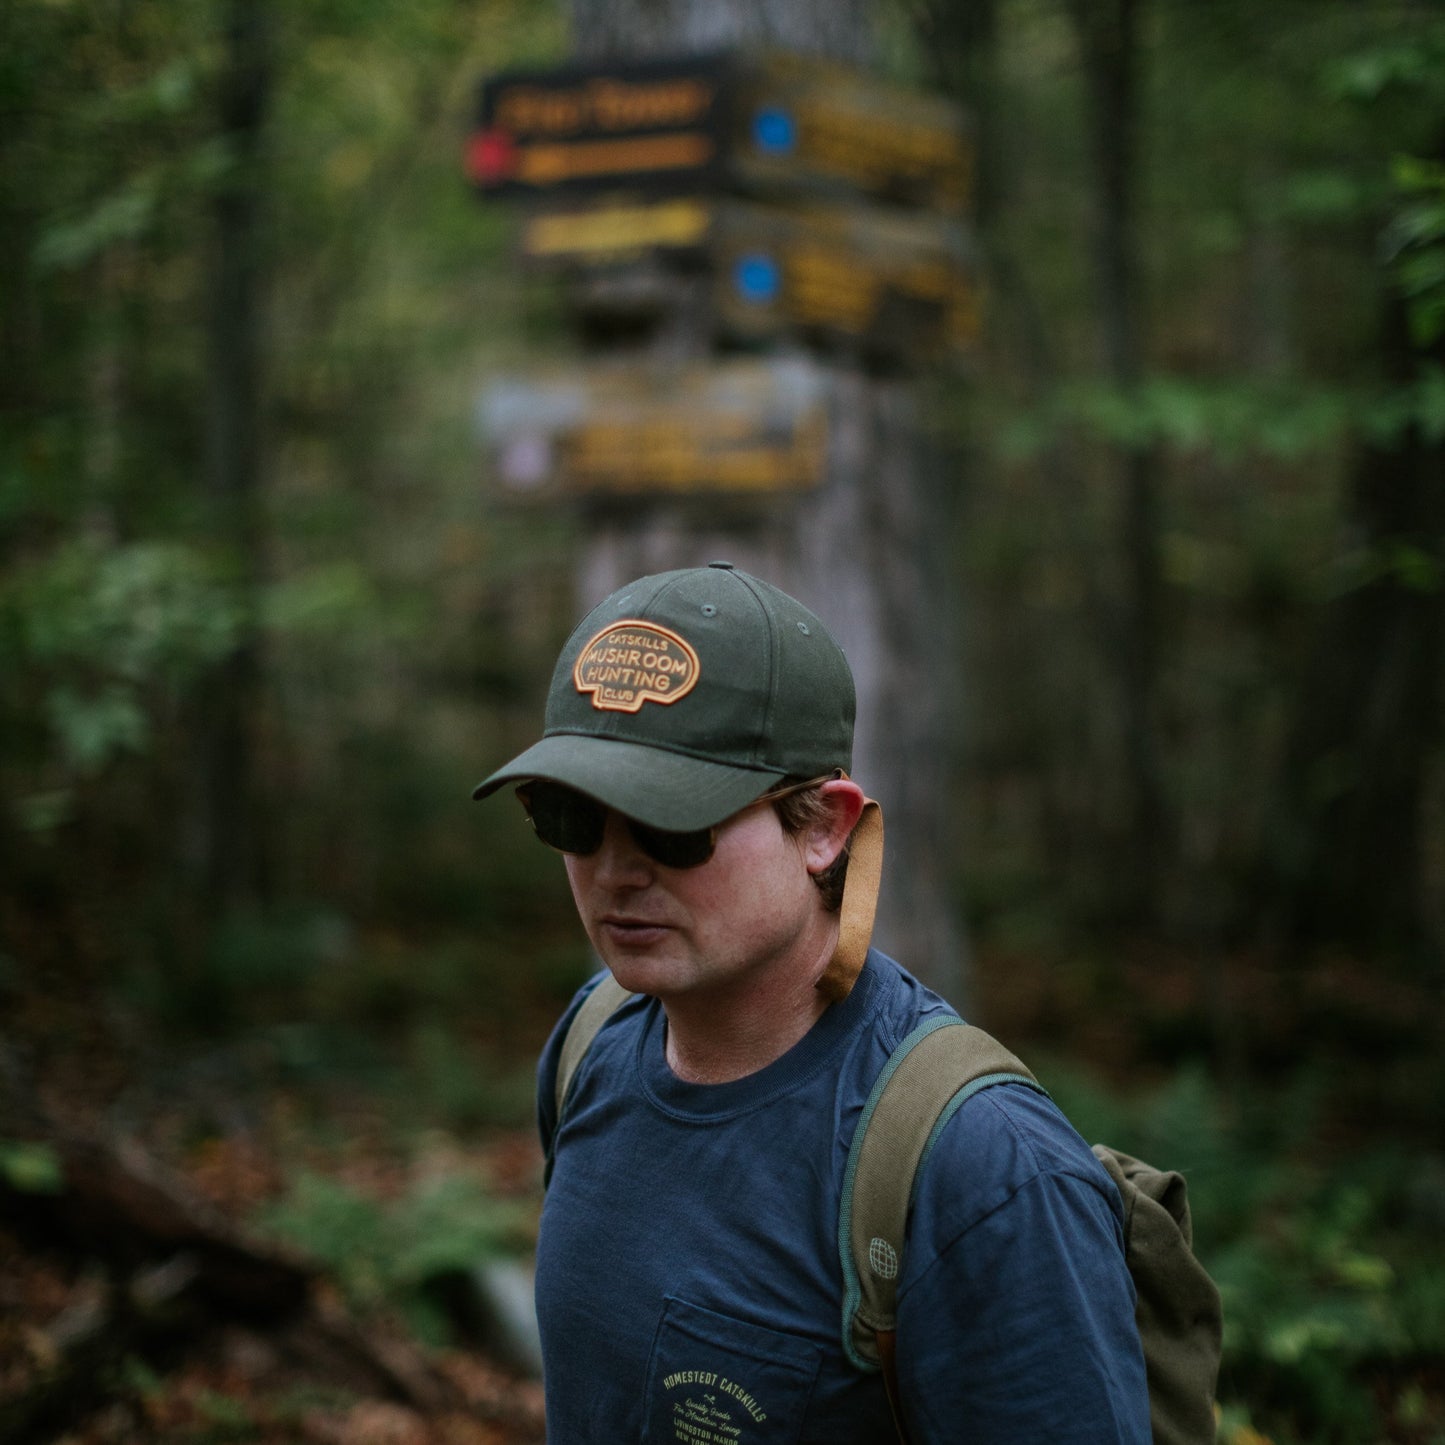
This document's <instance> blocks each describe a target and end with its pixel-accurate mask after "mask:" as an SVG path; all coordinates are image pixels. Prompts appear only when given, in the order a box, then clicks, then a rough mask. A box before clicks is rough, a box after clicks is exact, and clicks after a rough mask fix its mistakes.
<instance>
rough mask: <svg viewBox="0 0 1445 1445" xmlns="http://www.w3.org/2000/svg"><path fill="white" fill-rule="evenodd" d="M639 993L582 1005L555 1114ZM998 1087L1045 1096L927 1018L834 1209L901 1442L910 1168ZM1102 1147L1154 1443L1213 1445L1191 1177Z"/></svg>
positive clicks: (998, 1052) (853, 1153)
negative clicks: (963, 1111)
mask: <svg viewBox="0 0 1445 1445" xmlns="http://www.w3.org/2000/svg"><path fill="white" fill-rule="evenodd" d="M631 997H632V995H631V994H630V993H628V992H627V991H626V990H625V989H624V988H622V987H621V985H620V984H618V983H617V982H616V980H614V979H613V978H612V977H611V975H610V974H609V975H607V976H606V977H604V978H603V979H602V980H601V981H600V982H599V983H598V985H597V987H596V988H594V989H593V991H592V992H591V994H589V995H588V997H587V998H586V999H585V1000H584V1001H583V1003H582V1006H581V1007H580V1008H579V1009H578V1011H577V1014H576V1016H575V1017H574V1018H573V1020H572V1023H571V1025H570V1026H569V1027H568V1030H567V1034H566V1037H565V1038H564V1039H563V1041H562V1050H561V1054H560V1056H559V1058H558V1064H557V1092H556V1101H557V1119H558V1122H559V1124H560V1122H561V1119H562V1111H563V1106H564V1104H565V1102H566V1098H567V1090H568V1088H569V1087H570V1085H571V1082H572V1078H573V1076H574V1075H575V1074H576V1072H577V1068H578V1066H579V1065H580V1064H581V1062H582V1059H583V1057H584V1056H585V1054H586V1052H587V1049H588V1047H589V1046H590V1045H591V1043H592V1040H593V1039H594V1038H595V1037H596V1035H597V1032H598V1030H600V1029H601V1027H602V1025H603V1024H604V1023H606V1021H607V1019H608V1018H609V1017H611V1015H612V1014H613V1013H614V1012H615V1011H616V1010H617V1009H618V1008H619V1007H620V1006H621V1005H622V1004H623V1003H625V1002H626V1001H627V1000H628V999H629V998H631ZM995 1084H1024V1085H1026V1086H1027V1087H1029V1088H1031V1089H1035V1090H1037V1091H1038V1092H1039V1093H1041V1094H1046V1093H1047V1091H1046V1090H1045V1089H1044V1088H1043V1087H1042V1086H1041V1085H1040V1084H1039V1082H1038V1080H1037V1079H1035V1078H1034V1076H1033V1074H1031V1073H1030V1072H1029V1070H1028V1069H1027V1068H1025V1067H1024V1065H1023V1064H1022V1063H1020V1062H1019V1060H1018V1059H1017V1058H1015V1057H1014V1055H1013V1054H1011V1053H1009V1051H1008V1050H1007V1049H1005V1048H1004V1047H1003V1045H1002V1044H1000V1043H998V1041H997V1040H995V1039H994V1038H992V1037H991V1036H990V1035H988V1034H986V1033H985V1032H984V1031H983V1030H982V1029H979V1028H975V1027H973V1025H971V1024H966V1023H964V1021H963V1020H962V1019H959V1018H954V1017H952V1016H948V1017H942V1018H936V1019H931V1020H929V1021H928V1022H927V1023H924V1024H921V1025H920V1026H919V1027H918V1028H916V1029H915V1030H914V1031H913V1032H912V1033H911V1034H909V1036H908V1037H907V1038H906V1039H904V1040H903V1042H902V1043H901V1044H899V1045H898V1047H897V1048H896V1049H895V1050H894V1052H893V1054H892V1056H891V1057H890V1058H889V1060H888V1062H887V1063H886V1064H885V1065H884V1066H883V1069H882V1071H881V1072H880V1073H879V1075H878V1078H877V1080H876V1082H875V1083H874V1085H873V1090H872V1093H871V1094H870V1095H869V1097H868V1102H867V1103H866V1105H865V1106H864V1109H863V1115H862V1117H861V1119H860V1120H859V1122H858V1129H857V1132H856V1133H855V1134H854V1137H853V1143H852V1145H851V1146H850V1148H849V1151H848V1165H847V1170H846V1172H845V1174H844V1176H843V1197H842V1201H841V1204H840V1206H839V1211H838V1251H839V1257H840V1259H841V1262H842V1266H843V1280H844V1297H843V1316H842V1338H843V1347H844V1350H845V1351H846V1352H847V1355H848V1358H849V1360H850V1361H852V1363H853V1364H854V1365H857V1366H858V1367H859V1368H861V1369H865V1370H875V1369H876V1370H881V1371H882V1373H883V1379H884V1384H885V1385H886V1387H887V1390H888V1399H889V1403H890V1405H891V1406H892V1408H893V1418H894V1422H895V1424H896V1426H897V1428H898V1434H899V1437H900V1439H905V1440H906V1438H907V1436H906V1434H905V1432H904V1429H903V1422H902V1412H901V1408H900V1400H899V1392H898V1374H897V1367H896V1360H895V1330H896V1325H897V1302H896V1295H897V1284H898V1278H899V1275H900V1274H901V1272H902V1259H903V1248H904V1234H905V1228H906V1225H907V1220H908V1206H909V1203H910V1200H911V1198H912V1193H913V1182H914V1177H915V1175H916V1174H917V1172H918V1170H919V1168H920V1167H921V1166H922V1164H923V1162H924V1161H925V1160H926V1159H927V1157H928V1153H929V1150H930V1148H931V1147H932V1144H933V1142H934V1140H935V1139H937V1137H938V1135H939V1132H940V1131H941V1130H942V1128H943V1126H944V1125H945V1124H946V1123H947V1122H948V1120H949V1119H950V1118H952V1117H953V1115H954V1114H955V1113H956V1112H957V1111H958V1110H959V1109H960V1108H961V1107H962V1106H963V1105H964V1104H965V1103H966V1102H967V1101H968V1100H969V1099H971V1098H972V1097H973V1096H974V1095H975V1094H976V1093H978V1092H979V1091H980V1090H982V1089H987V1088H990V1087H992V1086H993V1085H995ZM1094 1156H1095V1157H1096V1158H1097V1159H1098V1160H1099V1162H1100V1163H1101V1164H1102V1165H1103V1167H1104V1169H1105V1171H1106V1172H1107V1173H1108V1175H1109V1177H1110V1178H1111V1179H1112V1180H1113V1181H1114V1184H1115V1186H1116V1187H1117V1188H1118V1190H1119V1195H1120V1198H1121V1199H1122V1201H1123V1205H1124V1258H1125V1263H1126V1264H1127V1266H1128V1269H1129V1274H1130V1276H1131V1278H1132V1279H1133V1281H1134V1290H1135V1296H1136V1305H1135V1311H1134V1318H1135V1322H1136V1324H1137V1325H1138V1327H1139V1338H1140V1342H1141V1343H1142V1345H1143V1348H1144V1364H1145V1369H1146V1371H1147V1374H1148V1380H1149V1415H1150V1423H1151V1425H1152V1428H1153V1436H1154V1441H1155V1445H1213V1441H1214V1439H1215V1433H1216V1427H1215V1418H1214V1385H1215V1379H1216V1376H1217V1375H1218V1372H1219V1355H1220V1342H1221V1334H1222V1329H1223V1314H1222V1309H1221V1305H1220V1299H1219V1291H1218V1289H1217V1288H1216V1287H1215V1284H1214V1281H1213V1280H1211V1279H1210V1277H1209V1275H1208V1274H1207V1273H1206V1272H1205V1270H1204V1267H1203V1266H1202V1265H1201V1264H1200V1263H1199V1261H1198V1260H1197V1259H1196V1258H1195V1257H1194V1253H1193V1249H1192V1242H1193V1231H1192V1226H1191V1222H1190V1216H1189V1202H1188V1199H1187V1197H1186V1191H1185V1184H1184V1178H1183V1176H1182V1175H1180V1174H1177V1173H1175V1172H1173V1171H1161V1170H1158V1169H1155V1168H1153V1167H1151V1166H1150V1165H1148V1164H1144V1163H1142V1162H1141V1161H1140V1160H1138V1159H1134V1158H1131V1157H1130V1156H1129V1155H1127V1154H1121V1153H1120V1152H1118V1151H1117V1150H1115V1149H1111V1148H1109V1147H1108V1146H1107V1145H1104V1144H1096V1145H1094ZM550 1172H551V1161H550V1160H549V1161H548V1173H549V1175H550Z"/></svg>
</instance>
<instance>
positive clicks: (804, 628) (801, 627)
mask: <svg viewBox="0 0 1445 1445" xmlns="http://www.w3.org/2000/svg"><path fill="white" fill-rule="evenodd" d="M798 631H799V632H801V633H802V634H803V636H804V637H811V636H812V635H813V634H812V633H811V632H809V631H808V624H807V623H806V622H800V623H799V624H798Z"/></svg>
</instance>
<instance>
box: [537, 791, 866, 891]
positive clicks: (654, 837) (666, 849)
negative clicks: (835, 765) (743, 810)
mask: <svg viewBox="0 0 1445 1445" xmlns="http://www.w3.org/2000/svg"><path fill="white" fill-rule="evenodd" d="M841 776H842V774H841V773H838V772H833V773H828V774H827V775H825V776H824V777H821V778H811V779H809V781H808V782H806V783H786V784H784V785H783V786H782V787H780V788H771V789H769V790H768V791H767V792H766V793H763V794H761V795H760V796H759V797H756V798H754V799H753V800H752V802H751V803H748V804H747V805H746V806H747V807H748V808H755V807H757V805H758V804H759V803H769V802H772V801H773V799H775V798H786V797H787V796H788V795H789V794H790V793H801V792H805V791H806V790H807V789H808V788H816V787H817V786H818V785H819V784H820V783H826V782H828V781H829V780H830V779H832V778H837V777H841ZM517 798H518V800H519V801H520V802H521V804H522V807H523V809H524V811H525V812H526V814H527V820H528V821H529V822H530V823H531V825H532V830H533V832H535V833H536V835H537V836H538V837H539V838H540V839H541V840H542V841H543V842H544V843H545V844H546V845H547V846H548V847H549V848H555V849H556V850H557V851H558V852H559V853H573V854H575V855H577V856H578V857H580V858H585V857H587V856H588V855H589V854H592V853H595V852H596V851H597V850H598V849H599V848H600V847H601V846H602V835H603V833H604V832H605V831H606V828H607V813H608V808H607V805H606V804H605V803H599V802H598V801H597V799H596V798H589V797H588V796H587V794H586V793H579V792H578V791H577V790H576V788H569V787H567V786H566V785H565V784H563V783H553V782H550V781H549V780H548V779H546V778H535V779H533V780H532V782H530V783H523V784H522V786H521V787H520V788H518V789H517ZM618 816H619V817H620V818H622V820H623V822H625V823H626V824H627V829H628V831H629V832H630V833H631V834H632V841H633V842H634V843H636V844H637V846H638V847H639V848H640V849H641V850H642V851H643V852H644V853H646V854H647V856H648V857H649V858H651V859H652V861H653V862H654V863H660V864H662V866H663V867H664V868H699V867H701V866H702V865H703V864H704V863H706V862H707V860H708V859H709V858H711V857H712V855H713V850H714V849H715V848H716V847H717V830H718V828H719V827H720V826H721V825H720V824H714V825H713V826H712V827H711V828H694V829H691V830H689V831H688V832H685V833H674V832H672V831H670V830H669V829H667V828H653V827H650V826H649V825H648V824H646V823H639V822H638V821H637V819H636V818H629V817H628V816H627V815H626V814H625V813H621V814H619V815H618Z"/></svg>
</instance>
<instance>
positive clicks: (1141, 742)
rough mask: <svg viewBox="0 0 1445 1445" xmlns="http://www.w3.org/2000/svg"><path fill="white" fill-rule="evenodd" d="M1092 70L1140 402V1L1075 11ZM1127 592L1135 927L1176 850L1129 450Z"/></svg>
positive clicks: (1107, 338)
mask: <svg viewBox="0 0 1445 1445" xmlns="http://www.w3.org/2000/svg"><path fill="white" fill-rule="evenodd" d="M1071 8H1072V13H1073V18H1074V27H1075V30H1076V32H1077V35H1078V39H1079V46H1080V51H1081V54H1082V56H1083V61H1084V78H1085V85H1086V89H1087V100H1088V109H1089V125H1090V133H1091V139H1092V142H1093V152H1094V163H1095V167H1096V190H1095V195H1096V209H1095V234H1094V274H1095V294H1096V297H1097V304H1098V315H1099V322H1100V327H1101V332H1102V338H1103V353H1104V373H1105V375H1106V376H1107V378H1108V379H1109V380H1110V381H1111V382H1112V383H1113V385H1114V386H1115V387H1116V388H1117V389H1118V391H1119V392H1120V393H1121V394H1122V395H1124V396H1126V397H1127V396H1129V395H1130V394H1131V393H1133V392H1135V391H1136V390H1137V388H1138V386H1139V383H1140V381H1141V379H1142V375H1143V370H1144V343H1143V330H1142V325H1141V321H1140V313H1141V309H1142V308H1141V301H1140V286H1139V266H1138V257H1137V250H1138V239H1137V234H1136V228H1137V222H1136V195H1135V192H1136V182H1137V177H1138V153H1137V152H1138V141H1137V122H1138V115H1137V111H1138V90H1139V86H1138V64H1139V54H1138V51H1139V46H1138V33H1139V16H1140V11H1141V9H1142V0H1073V4H1072V7H1071ZM1114 467H1115V472H1116V475H1117V477H1118V482H1119V497H1120V511H1119V556H1120V562H1121V580H1120V588H1119V594H1118V601H1117V605H1116V607H1115V608H1114V616H1113V622H1112V626H1111V627H1110V636H1109V638H1108V643H1109V647H1110V651H1111V653H1112V655H1113V658H1114V665H1115V677H1116V680H1117V685H1118V695H1119V717H1120V722H1121V727H1120V737H1119V741H1120V745H1121V754H1120V758H1121V765H1122V766H1121V770H1120V776H1121V780H1122V782H1123V784H1124V799H1125V811H1124V819H1123V821H1124V827H1125V839H1126V845H1127V848H1128V854H1129V856H1128V859H1127V866H1126V867H1125V868H1123V869H1121V870H1119V876H1120V878H1121V879H1123V880H1126V881H1127V886H1128V892H1127V894H1126V895H1125V896H1124V897H1122V898H1121V900H1120V901H1121V902H1122V903H1123V904H1124V905H1125V906H1126V907H1127V908H1128V909H1129V910H1130V911H1131V912H1133V913H1134V914H1135V915H1136V916H1147V915H1149V914H1151V913H1152V912H1154V910H1155V908H1156V906H1157V901H1158V900H1157V895H1158V888H1159V884H1160V881H1161V871H1162V867H1163V865H1165V864H1167V862H1168V859H1169V856H1170V849H1171V839H1170V829H1169V827H1168V822H1167V809H1166V805H1165V797H1164V786H1163V781H1162V776H1161V768H1160V762H1159V755H1158V742H1157V728H1158V717H1157V693H1158V681H1159V617H1160V600H1161V585H1160V564H1159V507H1160V497H1159V489H1160V483H1159V456H1158V453H1157V450H1156V449H1154V448H1152V447H1129V448H1121V449H1120V450H1119V452H1118V454H1117V456H1116V457H1115V461H1114Z"/></svg>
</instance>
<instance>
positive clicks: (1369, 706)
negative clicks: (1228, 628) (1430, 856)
mask: <svg viewBox="0 0 1445 1445" xmlns="http://www.w3.org/2000/svg"><path fill="white" fill-rule="evenodd" d="M1381 352H1382V357H1383V359H1384V369H1385V371H1386V374H1387V376H1388V378H1389V380H1390V381H1391V382H1392V383H1393V384H1394V385H1395V386H1396V387H1398V388H1400V389H1404V388H1406V387H1408V386H1411V385H1412V384H1413V385H1417V386H1418V384H1419V383H1420V381H1421V379H1422V378H1423V377H1424V376H1425V375H1426V374H1427V371H1428V369H1429V368H1430V367H1432V366H1434V367H1439V366H1441V365H1445V341H1436V342H1435V343H1434V344H1433V346H1432V347H1431V348H1430V349H1429V350H1428V351H1422V350H1421V349H1418V348H1417V347H1415V346H1414V345H1413V344H1412V342H1411V339H1410V335H1409V327H1408V317H1407V314H1406V308H1405V304H1404V303H1403V301H1402V300H1401V299H1400V298H1399V297H1398V296H1397V295H1391V296H1389V297H1388V299H1387V300H1386V303H1385V311H1384V320H1383V326H1382V345H1381ZM1442 478H1445V439H1442V438H1441V437H1440V435H1439V434H1438V430H1437V431H1436V432H1435V433H1434V434H1431V433H1429V432H1427V430H1426V428H1425V427H1424V426H1423V425H1422V424H1421V423H1420V422H1419V421H1416V422H1414V423H1412V424H1411V425H1410V426H1409V427H1408V428H1407V429H1406V431H1405V432H1404V434H1403V435H1402V436H1401V437H1399V438H1398V439H1396V440H1395V441H1393V442H1392V443H1391V444H1388V445H1386V444H1381V443H1366V444H1364V445H1362V447H1361V449H1360V451H1359V454H1358V456H1357V457H1356V459H1355V463H1354V466H1353V470H1352V476H1351V481H1350V492H1349V498H1348V508H1347V510H1348V522H1347V526H1348V528H1349V533H1350V536H1349V539H1348V544H1347V548H1348V551H1349V552H1350V553H1354V554H1357V555H1360V556H1362V557H1365V558H1367V559H1368V570H1367V576H1366V579H1365V580H1363V581H1362V582H1361V585H1359V586H1357V587H1355V588H1353V589H1352V590H1350V591H1347V592H1345V593H1344V595H1342V596H1341V597H1339V598H1338V599H1337V600H1335V601H1334V602H1332V603H1330V604H1328V605H1327V606H1326V607H1325V609H1324V611H1323V612H1322V614H1321V616H1320V619H1319V626H1318V631H1317V633H1316V637H1315V643H1314V647H1313V652H1312V657H1311V661H1310V664H1309V667H1308V671H1307V674H1306V677H1305V679H1304V682H1303V685H1302V687H1301V689H1300V691H1299V693H1298V697H1297V702H1296V707H1295V715H1294V725H1293V728H1292V732H1291V737H1290V742H1289V747H1288V751H1287V755H1286V761H1285V768H1284V784H1283V797H1284V803H1283V811H1284V817H1283V821H1282V824H1281V828H1280V832H1279V834H1278V836H1277V838H1276V846H1277V849H1278V851H1277V855H1276V862H1277V864H1278V866H1279V867H1280V869H1281V871H1282V872H1283V875H1284V877H1283V890H1282V891H1283V895H1284V904H1283V915H1284V924H1285V931H1286V934H1287V936H1288V938H1289V939H1290V940H1291V941H1292V942H1294V943H1297V944H1304V945H1308V944H1311V943H1318V942H1321V941H1323V940H1327V939H1329V940H1334V941H1338V942H1343V943H1345V944H1347V945H1352V946H1356V947H1363V948H1369V947H1376V946H1380V945H1385V946H1387V947H1399V948H1403V949H1407V950H1414V949H1417V948H1419V947H1420V946H1422V945H1430V944H1433V946H1434V947H1435V948H1437V949H1438V948H1439V946H1440V942H1441V940H1440V939H1439V938H1438V937H1436V938H1434V939H1432V938H1431V937H1430V934H1431V929H1432V926H1438V920H1437V921H1436V922H1435V923H1434V924H1433V925H1432V920H1431V918H1430V911H1429V890H1430V888H1431V886H1432V882H1433V886H1434V887H1435V888H1437V889H1438V886H1439V878H1438V876H1436V877H1435V878H1434V879H1433V880H1432V879H1431V878H1430V877H1429V876H1427V864H1426V859H1425V837H1426V826H1427V824H1426V819H1427V811H1426V810H1427V808H1428V806H1429V798H1430V795H1431V788H1430V786H1429V781H1430V771H1431V768H1432V767H1438V766H1439V765H1440V760H1439V750H1440V743H1441V737H1442V731H1445V729H1442V719H1441V712H1442V688H1441V670H1442V666H1445V485H1442Z"/></svg>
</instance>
